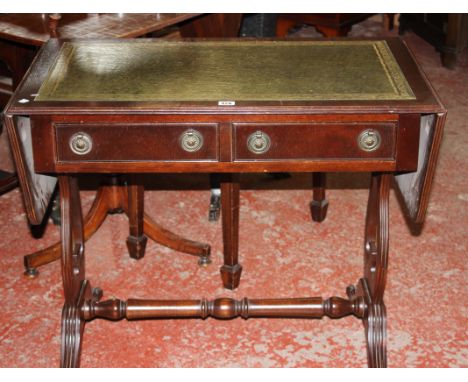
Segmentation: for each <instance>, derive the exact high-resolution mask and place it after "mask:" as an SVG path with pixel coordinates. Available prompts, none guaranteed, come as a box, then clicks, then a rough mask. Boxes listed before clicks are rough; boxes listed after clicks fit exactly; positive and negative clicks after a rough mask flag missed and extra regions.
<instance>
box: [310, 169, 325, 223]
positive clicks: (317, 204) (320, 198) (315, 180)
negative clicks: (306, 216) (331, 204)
mask: <svg viewBox="0 0 468 382" xmlns="http://www.w3.org/2000/svg"><path fill="white" fill-rule="evenodd" d="M325 188H326V174H325V173H324V172H314V173H313V174H312V189H313V199H312V201H311V202H310V213H311V215H312V220H313V221H315V222H319V223H320V222H322V221H324V220H325V217H326V216H327V210H328V200H327V199H326V197H325Z"/></svg>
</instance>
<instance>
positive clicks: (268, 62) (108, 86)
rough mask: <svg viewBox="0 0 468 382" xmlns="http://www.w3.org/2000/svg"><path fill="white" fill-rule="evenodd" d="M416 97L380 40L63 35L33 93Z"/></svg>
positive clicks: (88, 97) (110, 97)
mask: <svg viewBox="0 0 468 382" xmlns="http://www.w3.org/2000/svg"><path fill="white" fill-rule="evenodd" d="M412 99H415V96H414V94H413V92H412V90H411V88H410V86H409V85H408V83H407V81H406V79H405V77H404V75H403V73H402V72H401V69H400V67H399V66H398V63H397V62H396V60H395V58H394V57H393V54H392V52H391V51H390V49H389V47H388V45H387V43H386V42H385V41H380V40H378V41H246V42H244V41H243V42H229V41H202V42H190V43H186V42H167V41H163V42H156V41H124V42H122V41H118V42H117V41H104V42H102V41H101V42H99V41H98V42H95V41H91V42H89V41H86V42H83V41H82V42H75V41H74V42H65V43H64V44H63V46H62V48H61V51H60V52H59V55H58V58H57V60H56V61H55V63H54V65H53V66H52V68H51V70H50V72H49V75H48V77H47V79H46V80H45V82H44V83H43V85H42V86H41V88H40V90H39V95H38V96H37V97H36V99H35V100H36V101H155V102H158V101H176V102H178V101H223V100H230V101H324V100H412Z"/></svg>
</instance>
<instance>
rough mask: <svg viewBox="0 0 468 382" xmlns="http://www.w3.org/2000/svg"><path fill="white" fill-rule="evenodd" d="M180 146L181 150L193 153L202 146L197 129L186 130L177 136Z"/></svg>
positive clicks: (200, 136)
mask: <svg viewBox="0 0 468 382" xmlns="http://www.w3.org/2000/svg"><path fill="white" fill-rule="evenodd" d="M179 143H180V146H181V147H182V149H183V150H185V151H187V152H189V153H193V152H195V151H198V150H200V149H201V148H202V146H203V136H202V135H201V134H200V133H199V132H198V131H197V130H193V129H190V130H187V131H185V132H184V133H182V135H181V136H180V138H179Z"/></svg>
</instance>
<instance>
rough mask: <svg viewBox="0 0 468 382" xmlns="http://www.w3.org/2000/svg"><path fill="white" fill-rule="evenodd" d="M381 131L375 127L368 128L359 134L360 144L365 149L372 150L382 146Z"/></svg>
mask: <svg viewBox="0 0 468 382" xmlns="http://www.w3.org/2000/svg"><path fill="white" fill-rule="evenodd" d="M380 142H381V138H380V133H379V132H378V131H376V130H373V129H366V130H364V131H362V132H361V134H359V137H358V145H359V148H360V149H361V150H363V151H367V152H371V151H375V150H377V149H378V148H379V147H380Z"/></svg>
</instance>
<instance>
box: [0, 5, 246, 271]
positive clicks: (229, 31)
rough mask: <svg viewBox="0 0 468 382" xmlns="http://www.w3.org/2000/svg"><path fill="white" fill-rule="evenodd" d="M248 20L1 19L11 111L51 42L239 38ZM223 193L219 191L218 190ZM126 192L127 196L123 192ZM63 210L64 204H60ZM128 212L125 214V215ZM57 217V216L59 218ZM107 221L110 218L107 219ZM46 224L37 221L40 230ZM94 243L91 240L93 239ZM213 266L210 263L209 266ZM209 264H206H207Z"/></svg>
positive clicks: (50, 255) (3, 185)
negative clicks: (175, 33)
mask: <svg viewBox="0 0 468 382" xmlns="http://www.w3.org/2000/svg"><path fill="white" fill-rule="evenodd" d="M241 20H242V14H240V13H237V14H236V13H230V14H216V13H214V14H196V13H152V14H149V13H148V14H63V15H57V14H36V13H34V14H4V15H0V62H4V63H5V64H6V67H7V68H8V72H9V74H10V75H11V77H12V84H11V85H10V86H7V87H1V82H0V96H1V95H3V98H0V100H3V102H4V103H1V102H0V107H1V108H3V107H4V106H5V105H6V102H7V100H8V99H9V97H10V96H11V94H12V92H13V90H14V89H16V87H17V86H18V84H19V82H20V81H21V79H22V78H23V76H24V74H25V73H26V71H27V70H28V68H29V66H30V64H31V62H32V61H33V59H34V57H35V55H36V53H37V50H38V48H39V47H40V46H42V45H43V44H44V43H45V42H46V41H48V40H49V39H50V37H58V36H60V37H63V38H96V37H100V38H106V37H108V38H132V37H141V36H144V35H148V34H153V33H157V32H161V31H162V30H165V28H169V27H174V26H177V28H178V29H179V34H180V35H181V36H182V37H236V36H237V35H238V32H239V28H240V23H241ZM17 184H18V180H17V179H16V175H15V174H10V173H6V172H4V171H3V172H1V173H0V194H2V193H4V192H7V191H9V190H11V189H12V188H14V187H15V186H16V185H17ZM216 187H219V185H216ZM122 192H124V191H122ZM217 193H218V192H217V189H216V188H214V189H213V192H212V198H211V202H210V214H209V217H210V219H212V220H216V218H217V216H219V210H220V204H219V203H220V202H219V196H218V195H217ZM108 195H110V194H109V193H108V192H98V193H97V197H98V198H106V197H107V196H108ZM108 204H110V205H112V204H115V201H113V200H112V199H110V200H106V199H104V200H100V199H96V200H95V201H94V206H93V208H92V211H100V209H99V208H98V206H101V205H108ZM57 205H58V203H57ZM57 211H58V208H53V209H52V214H51V216H52V218H53V220H54V222H59V221H60V217H59V215H58V214H59V213H60V211H58V214H57V213H56V212H57ZM122 211H123V210H122ZM56 215H57V216H56ZM104 216H105V215H104ZM104 216H102V214H101V215H100V216H99V218H97V217H92V216H90V219H88V220H89V223H88V224H87V227H88V229H87V232H91V233H90V235H89V236H91V235H92V232H95V231H96V230H97V229H98V228H99V226H100V224H101V223H102V221H103V220H104ZM39 223H40V221H39V220H36V221H35V224H39ZM87 237H88V236H87ZM59 252H60V244H56V245H53V246H51V247H49V248H45V249H43V250H40V251H38V252H35V253H33V254H31V255H27V256H25V258H24V264H25V275H26V276H27V277H36V276H37V275H38V270H37V268H38V267H39V266H41V265H44V264H47V263H49V262H50V261H53V260H54V259H55V258H56V257H57V255H58V254H59ZM206 261H208V260H206ZM206 261H205V260H203V261H202V263H205V262H206Z"/></svg>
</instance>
